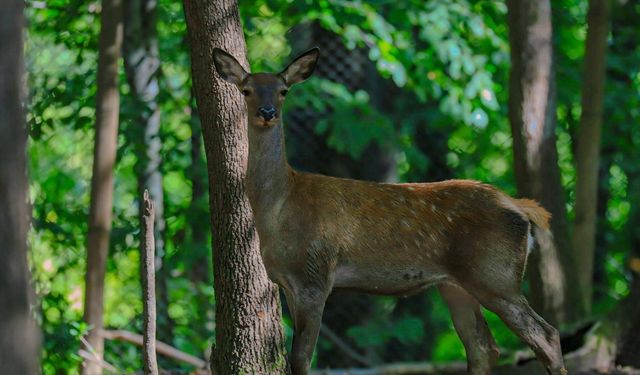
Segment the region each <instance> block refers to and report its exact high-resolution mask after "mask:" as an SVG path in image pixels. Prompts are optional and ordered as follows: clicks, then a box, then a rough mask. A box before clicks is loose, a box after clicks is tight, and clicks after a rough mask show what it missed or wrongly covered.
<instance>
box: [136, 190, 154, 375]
mask: <svg viewBox="0 0 640 375" xmlns="http://www.w3.org/2000/svg"><path fill="white" fill-rule="evenodd" d="M142 199H143V201H142V229H141V232H142V238H141V239H140V240H141V241H140V255H141V260H142V272H141V274H140V278H141V279H142V294H143V299H142V307H143V314H142V315H143V317H144V326H143V351H142V359H143V364H144V373H145V375H148V374H152V375H158V361H157V359H156V273H155V254H154V251H155V238H154V222H155V204H154V202H153V200H151V199H150V197H149V192H148V191H147V190H145V191H144V193H143V197H142Z"/></svg>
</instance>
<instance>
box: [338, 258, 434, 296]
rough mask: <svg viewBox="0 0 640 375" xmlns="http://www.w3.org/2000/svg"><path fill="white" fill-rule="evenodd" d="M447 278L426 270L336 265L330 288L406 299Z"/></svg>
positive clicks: (418, 268) (420, 268)
mask: <svg viewBox="0 0 640 375" xmlns="http://www.w3.org/2000/svg"><path fill="white" fill-rule="evenodd" d="M446 279H447V275H446V274H445V273H444V272H441V271H439V270H437V269H429V268H426V267H411V266H409V267H384V268H383V267H380V266H373V265H372V266H369V265H340V266H338V267H337V268H336V270H335V274H334V284H333V286H334V288H336V289H348V290H355V291H360V292H365V293H372V294H382V295H403V296H404V295H410V294H413V293H416V292H418V291H420V290H422V289H425V288H427V287H429V286H431V285H435V284H439V283H441V282H444V281H445V280H446Z"/></svg>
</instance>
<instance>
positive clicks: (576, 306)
mask: <svg viewBox="0 0 640 375" xmlns="http://www.w3.org/2000/svg"><path fill="white" fill-rule="evenodd" d="M507 7H508V22H509V29H510V30H509V42H510V45H511V64H512V66H511V72H510V77H509V120H510V122H511V131H512V134H513V154H514V162H515V176H516V184H517V187H518V192H519V194H520V195H521V196H525V197H529V198H533V199H536V200H538V201H539V202H540V203H541V204H542V206H544V207H545V208H546V209H547V210H549V211H550V212H551V214H552V215H553V218H552V221H551V226H552V232H553V236H550V235H547V233H544V232H542V231H538V233H536V235H537V237H538V238H537V239H538V243H539V248H538V249H537V250H536V251H534V253H533V254H532V255H531V257H530V260H529V273H530V280H531V302H532V305H533V306H534V308H536V310H537V311H538V312H540V313H541V314H542V315H543V316H544V317H545V318H546V319H547V320H548V321H549V322H550V323H552V324H558V323H563V322H567V321H570V320H571V319H574V318H577V317H580V316H582V315H583V313H584V307H583V306H582V299H581V298H580V295H581V293H580V291H579V287H578V283H577V276H576V272H575V268H574V266H573V265H574V262H573V259H572V253H571V242H570V238H569V229H568V223H567V219H566V208H565V199H564V192H563V189H562V185H561V182H560V170H559V167H558V154H557V149H556V135H555V127H556V118H555V116H556V115H555V111H556V106H555V76H554V72H553V51H552V35H553V33H552V26H551V6H550V2H549V0H522V1H517V0H509V1H507Z"/></svg>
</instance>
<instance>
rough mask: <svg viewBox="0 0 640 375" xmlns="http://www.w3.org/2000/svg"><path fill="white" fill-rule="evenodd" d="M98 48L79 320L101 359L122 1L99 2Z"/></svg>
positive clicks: (93, 366)
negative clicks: (83, 304) (82, 289)
mask: <svg viewBox="0 0 640 375" xmlns="http://www.w3.org/2000/svg"><path fill="white" fill-rule="evenodd" d="M100 22H101V28H100V40H99V51H98V81H97V82H98V91H97V94H96V135H95V147H94V154H93V175H92V176H91V203H90V207H89V234H88V239H87V273H86V279H85V282H86V290H85V299H84V301H85V307H84V320H85V322H87V324H88V325H89V326H90V331H89V334H88V335H87V342H88V344H89V345H90V346H91V348H84V349H85V350H95V352H96V354H97V356H98V358H100V359H101V358H102V354H103V353H102V352H103V345H104V340H103V338H102V336H101V335H100V334H99V331H100V329H101V328H102V315H103V302H104V301H103V297H104V275H105V268H106V261H107V254H108V252H109V233H110V231H111V211H112V210H113V167H114V164H115V160H116V149H117V137H118V117H119V110H120V96H119V92H118V60H119V59H120V49H121V47H122V2H121V0H103V1H102V14H101V15H100ZM82 373H83V374H87V375H93V374H101V373H102V368H101V367H100V366H99V364H98V363H97V362H96V361H85V363H84V364H83V369H82Z"/></svg>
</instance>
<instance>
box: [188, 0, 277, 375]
mask: <svg viewBox="0 0 640 375" xmlns="http://www.w3.org/2000/svg"><path fill="white" fill-rule="evenodd" d="M184 5H185V14H186V19H187V27H188V30H189V35H190V45H191V59H192V74H193V75H192V76H193V84H194V88H195V93H196V101H197V103H198V113H199V114H200V118H201V119H202V121H203V127H202V129H203V135H204V142H205V150H206V154H207V169H208V173H209V192H210V193H209V206H210V210H211V222H212V238H213V246H212V247H213V265H214V286H215V291H216V346H215V347H214V350H213V351H212V354H211V367H212V371H213V372H215V373H218V374H229V375H231V374H282V373H285V372H286V361H285V357H284V345H283V343H284V336H283V332H282V324H281V321H280V304H279V301H278V294H277V288H276V287H275V285H274V284H272V283H271V282H270V281H269V279H268V278H267V274H266V271H265V269H264V266H263V264H262V259H261V257H260V251H259V243H258V237H257V233H256V231H255V228H254V225H253V220H252V214H251V209H250V206H249V201H248V199H247V198H246V195H245V194H244V180H245V178H246V169H247V161H248V158H247V152H248V143H247V134H246V132H247V121H246V113H245V112H246V110H245V109H244V104H243V99H242V96H241V95H240V93H239V92H237V89H236V88H235V87H232V86H231V85H229V84H227V83H226V82H223V81H222V80H221V79H219V78H218V77H217V75H216V73H215V72H214V69H213V63H212V62H213V58H212V51H213V48H214V47H220V48H223V49H225V50H226V51H228V52H230V53H231V54H232V55H234V56H235V57H236V58H239V59H240V61H243V62H245V64H244V65H245V67H246V66H247V64H246V58H245V42H244V37H243V33H242V26H241V24H240V17H239V14H238V4H237V2H236V1H234V0H220V1H215V2H210V1H203V0H185V1H184Z"/></svg>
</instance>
